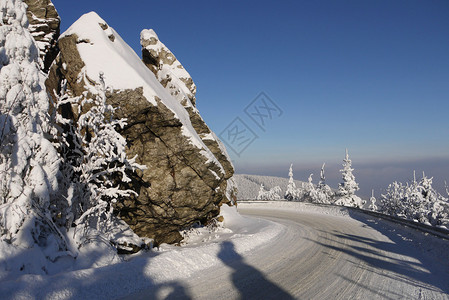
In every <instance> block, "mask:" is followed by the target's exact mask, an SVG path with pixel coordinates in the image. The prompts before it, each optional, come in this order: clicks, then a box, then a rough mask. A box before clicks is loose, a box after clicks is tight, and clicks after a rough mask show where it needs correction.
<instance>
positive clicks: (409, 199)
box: [380, 173, 449, 227]
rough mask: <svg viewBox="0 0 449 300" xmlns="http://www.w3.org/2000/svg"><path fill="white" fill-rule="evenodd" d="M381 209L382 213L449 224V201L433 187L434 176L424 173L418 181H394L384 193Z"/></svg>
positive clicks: (435, 224) (436, 223)
mask: <svg viewBox="0 0 449 300" xmlns="http://www.w3.org/2000/svg"><path fill="white" fill-rule="evenodd" d="M380 211H381V212H382V213H385V214H388V215H392V216H397V217H400V218H405V219H409V220H414V221H417V222H420V223H424V224H428V225H433V226H446V227H447V226H448V225H449V203H448V200H447V199H446V198H445V197H443V196H442V195H440V194H439V193H438V192H437V191H435V189H433V187H432V178H428V177H427V176H426V175H425V174H424V173H423V178H422V179H421V180H420V181H419V182H418V181H417V180H416V176H415V175H414V176H413V181H412V182H411V183H407V184H406V185H403V184H402V183H400V182H399V183H398V182H393V183H392V184H390V185H389V187H388V188H387V193H386V194H385V195H382V198H381V206H380Z"/></svg>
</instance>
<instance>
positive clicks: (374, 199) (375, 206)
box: [368, 190, 377, 211]
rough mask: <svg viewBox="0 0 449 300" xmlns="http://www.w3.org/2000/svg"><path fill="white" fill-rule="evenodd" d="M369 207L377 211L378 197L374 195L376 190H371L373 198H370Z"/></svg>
mask: <svg viewBox="0 0 449 300" xmlns="http://www.w3.org/2000/svg"><path fill="white" fill-rule="evenodd" d="M368 209H369V210H372V211H377V205H376V197H374V190H371V198H369V206H368Z"/></svg>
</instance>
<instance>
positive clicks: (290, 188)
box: [284, 164, 299, 201]
mask: <svg viewBox="0 0 449 300" xmlns="http://www.w3.org/2000/svg"><path fill="white" fill-rule="evenodd" d="M288 177H289V179H288V185H287V190H286V191H285V194H284V199H287V200H289V201H297V200H298V199H299V191H298V189H297V188H296V184H295V180H294V179H293V164H290V169H289V170H288Z"/></svg>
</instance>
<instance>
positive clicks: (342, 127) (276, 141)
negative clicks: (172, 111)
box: [53, 0, 449, 195]
mask: <svg viewBox="0 0 449 300" xmlns="http://www.w3.org/2000/svg"><path fill="white" fill-rule="evenodd" d="M53 3H54V4H55V6H56V8H57V10H58V12H59V14H60V15H61V17H62V29H63V30H65V29H66V28H67V27H68V26H70V24H71V23H73V22H74V21H75V20H76V19H77V18H78V17H79V16H81V15H82V14H83V13H86V12H89V11H96V12H97V13H98V14H99V15H100V16H101V17H102V18H103V19H105V20H106V22H108V24H109V25H110V26H112V27H113V28H114V29H115V30H116V31H117V32H118V33H119V34H120V35H121V36H122V38H124V40H125V41H127V42H128V43H129V44H130V46H131V47H133V48H134V49H135V51H136V52H137V53H138V54H139V55H140V45H139V34H140V31H141V30H142V29H146V28H153V29H154V30H155V31H156V33H157V34H158V36H159V38H160V39H161V41H162V42H163V43H165V45H166V46H167V47H169V48H170V49H171V50H172V51H173V52H174V54H175V55H176V57H177V58H178V59H179V60H180V61H181V63H182V64H183V65H184V67H185V68H186V69H187V71H188V72H189V73H190V74H191V75H192V77H193V79H194V81H195V83H196V84H197V87H198V93H197V106H198V108H199V110H200V113H201V115H202V116H203V118H204V119H205V120H206V122H207V123H208V125H209V126H210V127H211V128H212V129H213V130H214V131H215V132H216V133H217V134H220V133H222V132H223V130H225V129H226V128H228V127H227V126H228V125H229V124H230V123H231V122H232V121H233V120H234V119H235V118H236V117H239V118H240V119H241V120H242V121H243V122H244V123H245V124H246V125H247V126H248V127H249V128H250V129H251V130H253V132H254V133H255V134H256V135H257V138H256V139H255V140H254V141H253V142H252V143H251V144H250V145H248V146H247V147H246V149H245V150H244V151H237V152H241V153H240V155H236V154H235V153H233V151H232V150H230V151H229V152H230V154H231V156H232V158H233V160H234V164H235V167H236V170H237V172H239V173H253V174H264V175H277V176H283V177H286V176H287V173H288V167H289V164H290V162H293V163H294V171H295V178H297V179H301V180H306V179H307V177H308V175H309V173H310V172H313V173H315V174H316V175H318V174H319V169H320V166H321V164H322V162H326V164H327V166H328V172H327V173H328V174H327V177H328V179H329V183H330V184H331V185H334V186H336V184H337V183H338V182H339V181H340V174H339V173H338V170H339V169H340V166H341V160H342V159H343V156H344V151H345V148H349V152H350V157H351V158H352V160H353V166H354V168H355V171H354V173H355V175H356V179H358V181H359V182H360V186H361V191H360V193H361V194H362V195H367V194H369V193H370V190H371V188H374V189H375V192H376V194H380V192H381V189H382V188H385V187H386V185H387V184H388V183H389V182H391V181H393V180H400V181H406V180H407V179H410V178H411V176H412V175H411V173H412V171H413V169H416V170H417V172H419V173H420V172H422V171H425V172H426V174H428V175H430V176H434V182H435V183H436V186H437V188H439V189H440V190H441V189H442V186H443V181H444V180H449V139H448V136H449V135H448V133H449V121H448V112H449V18H448V16H449V2H448V1H445V0H441V1H432V0H429V1H413V0H406V1H377V0H376V1H358V0H353V1H226V2H225V1H210V0H209V1H189V2H187V1H169V2H158V3H155V2H151V3H150V2H147V1H127V2H126V6H124V2H123V1H99V0H97V1H84V0H81V1H66V0H54V1H53ZM260 92H264V93H266V95H267V96H268V97H269V98H270V99H271V100H272V101H273V103H275V104H276V105H277V106H278V107H279V108H280V110H282V114H281V116H277V115H276V116H273V118H272V119H266V124H265V126H264V128H263V129H264V130H262V129H261V128H260V127H258V126H257V124H255V122H254V121H252V120H251V118H249V116H248V115H246V114H245V112H244V109H245V107H247V106H248V105H250V104H251V103H252V101H253V99H255V97H256V96H257V95H259V93H260ZM237 150H239V149H237ZM315 179H317V177H315ZM441 192H442V190H441Z"/></svg>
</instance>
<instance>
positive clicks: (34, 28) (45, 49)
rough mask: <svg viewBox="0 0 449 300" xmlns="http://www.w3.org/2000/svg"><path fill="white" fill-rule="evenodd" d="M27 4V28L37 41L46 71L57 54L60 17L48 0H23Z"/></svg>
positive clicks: (43, 68)
mask: <svg viewBox="0 0 449 300" xmlns="http://www.w3.org/2000/svg"><path fill="white" fill-rule="evenodd" d="M23 2H25V3H26V4H27V5H28V8H27V18H28V22H29V23H30V25H29V27H28V29H29V31H30V32H31V35H32V36H33V38H34V40H35V41H36V43H37V46H38V47H39V51H40V57H41V59H42V62H43V65H42V66H41V68H42V70H43V71H44V72H45V73H47V72H48V70H49V68H50V65H51V63H52V62H53V60H54V59H55V58H56V55H58V47H57V41H58V37H59V30H60V29H59V26H60V24H61V19H60V18H59V15H58V12H57V11H56V9H55V7H54V5H53V3H51V1H50V0H24V1H23Z"/></svg>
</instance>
